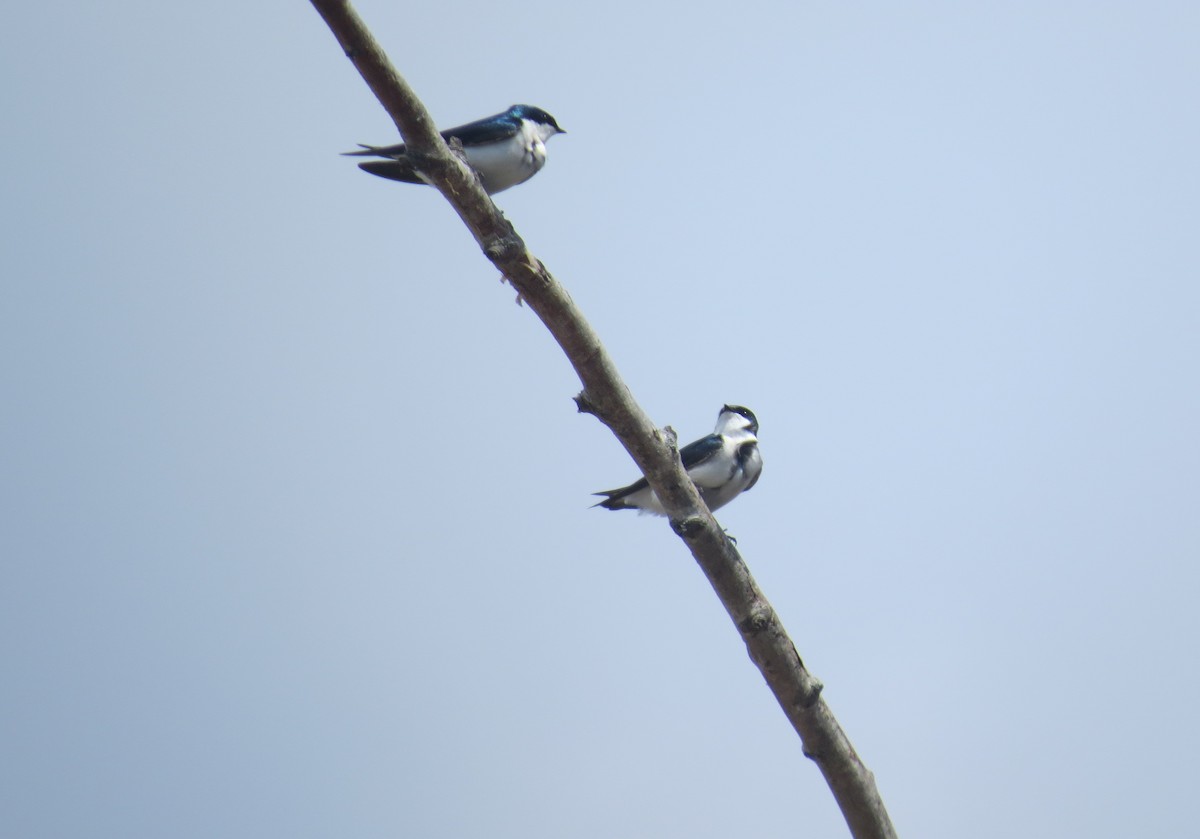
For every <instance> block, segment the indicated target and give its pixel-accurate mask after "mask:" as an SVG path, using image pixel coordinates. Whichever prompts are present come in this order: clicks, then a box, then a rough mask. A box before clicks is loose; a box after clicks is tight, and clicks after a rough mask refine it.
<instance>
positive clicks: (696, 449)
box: [593, 405, 763, 516]
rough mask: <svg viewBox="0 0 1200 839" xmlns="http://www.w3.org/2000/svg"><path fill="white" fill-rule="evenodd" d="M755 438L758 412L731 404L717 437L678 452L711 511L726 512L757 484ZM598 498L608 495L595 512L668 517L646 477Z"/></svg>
mask: <svg viewBox="0 0 1200 839" xmlns="http://www.w3.org/2000/svg"><path fill="white" fill-rule="evenodd" d="M756 434H758V419H757V418H756V417H755V416H754V412H753V411H751V410H750V409H749V408H743V407H742V406H741V405H726V406H725V407H723V408H722V409H721V413H720V414H718V415H717V427H716V429H715V430H714V431H713V433H712V434H709V435H708V436H707V437H702V438H700V439H699V440H697V441H696V442H694V443H689V444H688V445H686V446H684V447H683V448H682V449H680V450H679V458H680V460H682V461H683V468H684V469H686V470H687V473H688V477H689V478H691V479H692V482H693V483H694V484H695V485H696V489H698V490H700V497H701V498H703V499H704V503H705V504H707V505H708V509H709V510H713V511H715V510H717V509H719V508H721V507H724V506H725V505H726V504H728V503H729V502H730V501H732V500H733V499H735V498H737V497H738V496H739V495H740V494H741V493H743V492H746V491H747V490H748V489H750V487H752V486H754V484H755V483H756V482H757V481H758V476H759V475H761V474H762V467H763V462H762V455H761V454H760V453H759V451H758V438H757V437H756V436H755V435H756ZM593 494H594V495H605V496H608V497H607V498H605V499H604V500H603V501H601V502H600V503H599V504H594V505H593V506H595V507H604V508H605V509H607V510H638V511H640V512H642V513H652V514H654V515H656V516H665V515H666V514H667V511H666V510H664V509H663V506H662V504H661V503H659V500H658V496H657V495H655V494H654V490H652V489H650V484H649V483H647V481H646V479H645V478H642V479H641V480H640V481H636V482H634V483H632V484H630V485H629V486H627V487H622V488H621V489H610V490H607V491H605V492H597V493H593Z"/></svg>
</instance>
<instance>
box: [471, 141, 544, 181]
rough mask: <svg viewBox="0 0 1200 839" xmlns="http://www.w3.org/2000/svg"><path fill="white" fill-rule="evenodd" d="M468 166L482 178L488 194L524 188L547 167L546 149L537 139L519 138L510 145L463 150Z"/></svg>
mask: <svg viewBox="0 0 1200 839" xmlns="http://www.w3.org/2000/svg"><path fill="white" fill-rule="evenodd" d="M465 151H466V155H467V162H468V163H470V164H471V168H472V169H474V170H475V171H477V172H478V173H479V175H480V177H481V178H483V186H484V188H485V189H486V190H487V191H488V192H489V193H497V192H500V191H501V190H505V189H508V188H509V187H510V186H516V185H517V184H523V183H525V181H527V180H529V179H530V178H532V177H533V176H534V175H536V174H537V173H538V170H539V169H541V168H542V167H543V166H545V165H546V146H545V145H544V144H543V143H542V141H541V140H540V139H538V138H536V137H535V138H528V137H525V136H523V135H521V134H518V135H517V136H516V137H515V138H514V139H513V141H512V142H511V143H501V144H498V145H489V146H478V147H473V148H469V149H466V150H465Z"/></svg>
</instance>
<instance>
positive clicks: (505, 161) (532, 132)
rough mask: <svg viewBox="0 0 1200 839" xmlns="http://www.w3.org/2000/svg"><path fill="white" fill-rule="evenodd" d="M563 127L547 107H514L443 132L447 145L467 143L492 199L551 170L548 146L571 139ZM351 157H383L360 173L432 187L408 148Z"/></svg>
mask: <svg viewBox="0 0 1200 839" xmlns="http://www.w3.org/2000/svg"><path fill="white" fill-rule="evenodd" d="M566 133H567V132H566V131H564V130H563V129H561V128H559V126H558V122H557V121H556V120H555V119H554V117H552V116H550V114H548V113H546V112H545V111H543V110H542V109H541V108H535V107H533V106H532V105H513V106H512V107H511V108H509V109H508V110H507V111H505V112H504V113H502V114H495V115H494V116H490V117H485V118H484V119H480V120H476V121H475V122H468V123H467V124H466V125H460V126H459V127H458V128H451V129H448V130H446V131H443V132H442V138H443V139H444V140H445V141H446V142H450V141H451V140H458V141H459V142H460V143H462V148H463V154H465V155H466V158H467V163H468V164H469V165H470V167H471V168H472V169H474V170H475V171H476V172H478V173H479V180H480V181H481V182H482V183H483V188H484V189H485V190H486V191H487V193H488V195H495V194H496V193H497V192H503V191H504V190H506V189H508V188H509V187H511V186H516V185H517V184H523V183H525V181H527V180H529V179H530V178H532V177H533V176H534V175H536V174H537V173H538V172H539V171H540V170H541V168H542V167H543V166H545V165H546V141H547V140H549V139H550V138H551V137H553V136H554V135H555V134H566ZM359 145H360V146H362V149H361V150H359V151H348V152H345V154H346V155H349V156H351V157H354V156H371V157H382V158H384V159H383V160H369V161H367V162H365V163H360V164H358V168H359V169H362V170H363V171H364V172H370V173H371V174H372V175H378V176H379V177H381V178H390V179H391V180H393V181H404V182H405V183H410V184H423V183H428V181H426V180H425V178H424V177H423V176H422V175H421V173H420V172H418V171H417V170H416V169H415V168H414V167H413V165H412V163H411V162H410V161H409V159H408V156H407V152H406V150H405V148H404V144H403V143H400V144H399V145H395V146H368V145H364V144H362V143H360V144H359Z"/></svg>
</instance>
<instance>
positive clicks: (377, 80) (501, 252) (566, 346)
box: [312, 0, 896, 839]
mask: <svg viewBox="0 0 1200 839" xmlns="http://www.w3.org/2000/svg"><path fill="white" fill-rule="evenodd" d="M312 3H313V6H314V7H316V9H317V11H318V12H319V13H320V15H321V17H323V18H324V19H325V22H326V23H327V24H328V25H329V28H330V29H331V30H332V31H333V33H334V35H335V36H336V37H337V39H338V43H340V44H341V46H342V49H343V50H344V51H345V53H346V55H347V57H349V58H350V60H351V61H352V62H353V63H354V66H355V67H356V68H357V69H358V71H359V73H361V74H362V77H363V79H364V80H366V82H367V84H368V85H369V86H370V88H371V90H372V92H374V94H375V96H376V97H377V98H378V99H379V101H380V103H381V104H382V105H383V107H384V109H385V110H386V111H387V112H388V114H389V115H390V116H391V117H392V119H393V121H394V122H395V123H396V127H397V128H398V129H399V131H400V135H401V136H402V137H403V138H404V142H405V143H406V144H407V147H408V157H409V159H410V160H412V161H413V163H414V165H415V166H416V167H417V169H418V170H420V171H421V172H422V173H423V174H424V175H425V176H426V177H427V178H428V179H429V181H430V183H431V184H433V186H434V187H436V188H437V189H438V190H439V191H440V192H441V193H442V195H444V196H445V198H446V200H447V201H449V202H450V205H451V206H453V207H454V209H455V210H456V211H457V212H458V214H459V216H460V217H461V218H462V220H463V223H464V224H465V225H466V226H467V228H468V229H469V230H470V231H471V233H472V234H473V235H474V236H475V240H476V241H477V242H478V243H479V246H480V248H482V250H483V253H484V255H485V256H486V257H487V258H488V259H489V260H491V261H492V263H493V264H494V265H495V266H496V267H497V268H498V269H499V270H500V272H501V273H502V274H503V275H504V276H505V277H506V278H507V279H508V281H509V282H510V283H512V285H513V287H515V288H516V289H517V291H518V293H519V294H520V295H521V297H522V298H523V299H524V301H525V302H526V303H527V304H528V305H529V307H530V308H531V309H532V310H533V311H534V312H535V313H536V314H537V316H538V317H539V318H540V319H541V320H542V323H544V324H545V326H546V328H547V329H549V330H550V333H551V334H552V335H553V336H554V338H555V340H556V341H558V343H559V346H561V347H562V349H563V352H564V353H566V356H567V358H568V359H569V360H570V362H571V364H572V366H573V367H574V368H575V371H576V373H577V374H578V375H579V379H580V381H581V382H582V383H583V392H582V393H581V394H580V395H579V397H577V400H576V401H577V404H578V406H579V409H580V410H581V411H584V412H586V413H591V414H594V415H595V416H596V417H597V418H598V419H599V420H600V421H601V422H602V423H604V424H605V425H606V426H608V428H609V429H610V430H611V431H612V432H613V434H614V435H616V437H617V439H618V440H620V441H621V444H622V445H623V446H624V447H625V449H626V451H628V452H629V455H630V457H632V458H633V460H634V462H635V463H636V464H637V466H638V468H639V469H641V470H642V473H643V474H644V475H645V476H646V479H647V480H648V481H649V482H650V486H651V487H652V488H653V489H654V491H655V493H656V494H657V495H658V497H659V499H660V500H661V501H662V504H663V507H664V508H666V510H667V512H668V514H669V518H670V522H671V527H672V529H673V530H674V531H675V533H676V534H678V535H679V537H680V538H681V539H682V540H683V541H684V543H685V544H686V545H687V546H688V549H689V550H690V551H691V552H692V556H693V557H695V559H696V562H697V563H698V564H699V565H700V568H701V569H702V570H703V572H704V574H705V575H706V576H707V577H708V580H709V582H710V583H711V584H712V587H713V589H714V590H715V591H716V593H717V596H718V597H719V598H720V600H721V603H722V604H723V605H724V606H725V610H726V611H727V612H728V613H729V617H730V618H731V619H732V620H733V623H734V625H735V626H736V627H737V629H738V632H740V633H741V635H742V639H743V640H744V641H745V643H746V648H747V650H748V651H749V653H750V658H751V659H752V660H753V661H754V663H755V664H756V665H758V668H759V670H760V671H762V674H763V678H764V679H766V682H767V684H768V686H769V687H770V688H771V691H772V692H773V693H774V694H775V698H776V700H778V702H779V705H780V707H782V708H783V711H784V713H785V714H786V715H787V718H788V720H789V721H790V722H791V723H792V726H793V727H794V728H795V729H796V731H797V732H798V733H799V735H800V738H801V741H802V743H803V746H804V753H805V754H806V755H807V756H808V757H810V758H812V759H813V761H815V762H816V764H817V766H818V767H820V770H821V772H822V774H823V775H824V776H825V780H826V782H827V783H828V784H829V787H830V789H831V790H832V791H833V794H834V797H835V798H836V799H837V802H838V806H839V807H840V808H841V810H842V813H843V814H844V815H845V818H846V822H847V824H848V825H849V827H850V832H851V834H852V835H853V836H854V837H855V839H894V837H895V836H896V833H895V829H894V828H893V827H892V823H891V820H890V819H889V818H888V815H887V811H886V810H885V808H884V806H883V801H882V799H881V798H880V796H879V792H878V790H877V789H876V787H875V780H874V776H873V775H872V774H871V772H870V771H869V770H868V769H867V768H866V766H864V765H863V763H862V761H861V760H859V758H858V755H857V754H856V753H855V751H854V748H853V747H852V746H851V745H850V741H849V740H848V739H847V738H846V735H845V733H844V732H843V731H842V729H841V726H839V725H838V723H837V720H836V719H834V717H833V714H832V713H831V712H830V710H829V707H828V706H827V705H826V703H825V701H824V699H823V698H822V697H821V683H820V682H818V681H817V680H816V679H815V678H814V677H813V676H812V675H811V674H810V673H809V672H808V671H807V670H806V669H805V667H804V664H803V662H801V660H800V656H799V655H798V654H797V652H796V648H795V646H794V645H793V644H792V641H791V639H790V638H789V637H788V635H787V633H786V631H785V630H784V628H783V625H782V623H781V622H780V620H779V617H778V616H777V615H776V614H775V611H774V609H772V608H771V604H770V603H768V602H767V599H766V598H765V597H764V596H763V594H762V592H761V591H760V590H759V588H758V585H757V584H756V583H755V582H754V578H753V577H752V576H751V575H750V571H749V569H748V568H747V567H746V564H745V563H744V562H743V561H742V558H741V556H740V555H739V553H738V551H737V549H736V547H735V546H734V545H733V543H732V542H731V541H730V540H729V538H728V537H727V536H726V535H725V533H724V531H723V530H722V529H721V527H720V525H719V524H717V521H716V519H714V518H713V516H712V513H710V512H709V511H708V508H707V507H705V505H704V502H703V501H701V499H700V496H699V494H698V493H697V491H696V487H695V485H693V484H692V482H691V480H690V479H689V478H688V477H687V473H686V472H685V471H684V470H683V467H682V464H681V463H680V461H679V455H678V452H677V451H676V450H675V447H674V445H673V441H672V442H669V441H667V440H666V439H665V437H664V433H663V432H662V431H660V430H659V429H658V428H656V427H655V425H654V424H653V423H652V422H651V421H650V419H649V418H648V417H647V416H646V414H645V413H644V412H643V411H642V409H641V407H639V406H638V404H637V403H636V402H635V401H634V399H633V396H632V395H631V394H630V392H629V389H628V387H626V385H625V383H624V382H623V381H622V380H621V377H620V376H619V375H618V373H617V370H616V367H615V366H614V365H613V363H612V360H611V359H610V358H609V356H608V353H607V351H606V350H605V349H604V346H603V345H602V344H601V343H600V339H599V337H597V335H596V333H595V332H594V331H593V330H592V328H591V326H590V325H588V322H587V321H586V320H585V319H584V317H583V314H582V313H581V312H580V311H579V309H578V308H577V307H576V306H575V304H574V303H573V302H572V300H571V298H570V296H569V295H568V294H567V292H566V291H565V289H564V288H563V287H562V286H561V285H560V284H559V283H558V282H557V281H556V280H555V279H554V277H553V276H551V274H550V272H549V271H548V270H547V269H546V267H545V266H544V265H543V264H542V263H541V261H540V260H538V259H537V258H536V257H534V255H533V254H532V253H530V252H529V250H528V248H526V246H525V242H524V241H523V240H522V239H521V237H520V236H519V235H517V232H516V230H514V229H513V226H512V225H511V224H510V223H509V222H508V220H507V219H505V217H504V215H503V214H502V213H501V212H500V210H499V209H498V208H497V207H496V205H495V204H494V203H493V202H492V200H491V198H490V197H489V196H488V195H487V193H485V192H484V190H483V188H482V187H481V186H480V184H479V182H478V180H477V179H476V177H475V175H474V173H473V172H472V171H471V170H470V169H469V168H468V167H467V166H466V164H465V163H463V162H462V161H461V160H460V159H459V158H458V157H457V156H456V155H455V154H454V153H453V152H452V150H451V149H450V148H449V147H448V146H447V145H446V143H445V142H443V140H442V138H441V136H440V135H439V134H438V132H437V129H436V128H435V126H434V123H433V120H432V119H431V118H430V116H429V113H428V112H427V111H426V110H425V106H424V105H423V104H421V102H420V100H419V99H418V98H417V96H416V94H415V93H414V92H413V91H412V89H411V88H409V86H408V84H407V83H406V82H405V81H404V79H403V78H401V77H400V75H399V74H398V73H397V72H396V70H395V69H394V68H393V67H392V66H391V64H390V62H389V61H388V59H387V56H386V55H384V53H383V50H382V49H380V47H379V45H378V44H377V43H376V42H375V39H374V38H373V37H372V36H371V34H370V32H369V31H368V30H367V28H366V26H365V25H364V24H363V22H362V20H361V19H360V18H359V17H358V14H357V13H356V12H355V11H354V9H353V8H352V7H351V5H350V4H349V3H348V2H345V0H312Z"/></svg>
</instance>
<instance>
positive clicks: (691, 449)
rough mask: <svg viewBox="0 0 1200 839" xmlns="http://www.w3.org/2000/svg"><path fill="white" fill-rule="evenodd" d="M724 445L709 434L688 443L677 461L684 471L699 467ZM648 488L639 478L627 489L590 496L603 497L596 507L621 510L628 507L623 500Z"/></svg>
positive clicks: (680, 451)
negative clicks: (681, 463) (681, 462)
mask: <svg viewBox="0 0 1200 839" xmlns="http://www.w3.org/2000/svg"><path fill="white" fill-rule="evenodd" d="M723 446H724V443H723V442H722V441H721V436H720V435H719V434H709V435H708V436H707V437H701V438H700V439H699V440H697V441H695V442H694V443H688V444H687V445H686V446H684V447H683V448H682V449H680V450H679V459H680V460H682V461H683V468H684V469H691V468H692V467H694V466H699V465H700V464H701V463H704V461H706V460H708V459H709V458H711V457H712V456H713V455H715V454H717V453H718V452H719V451H721V448H722V447H723ZM648 486H650V482H649V481H647V480H646V479H645V478H639V479H638V480H636V481H634V482H633V483H632V484H630V485H629V486H627V487H621V488H620V489H607V490H604V491H603V492H593V493H592V495H603V496H605V499H604V500H603V501H601V502H600V503H599V504H596V505H595V506H597V507H604V508H605V509H608V510H623V509H625V508H626V507H627V506H628V505H627V504H625V503H624V500H623V499H625V498H627V497H628V496H630V495H633V494H634V493H635V492H640V491H641V490H643V489H646V488H647V487H648Z"/></svg>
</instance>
